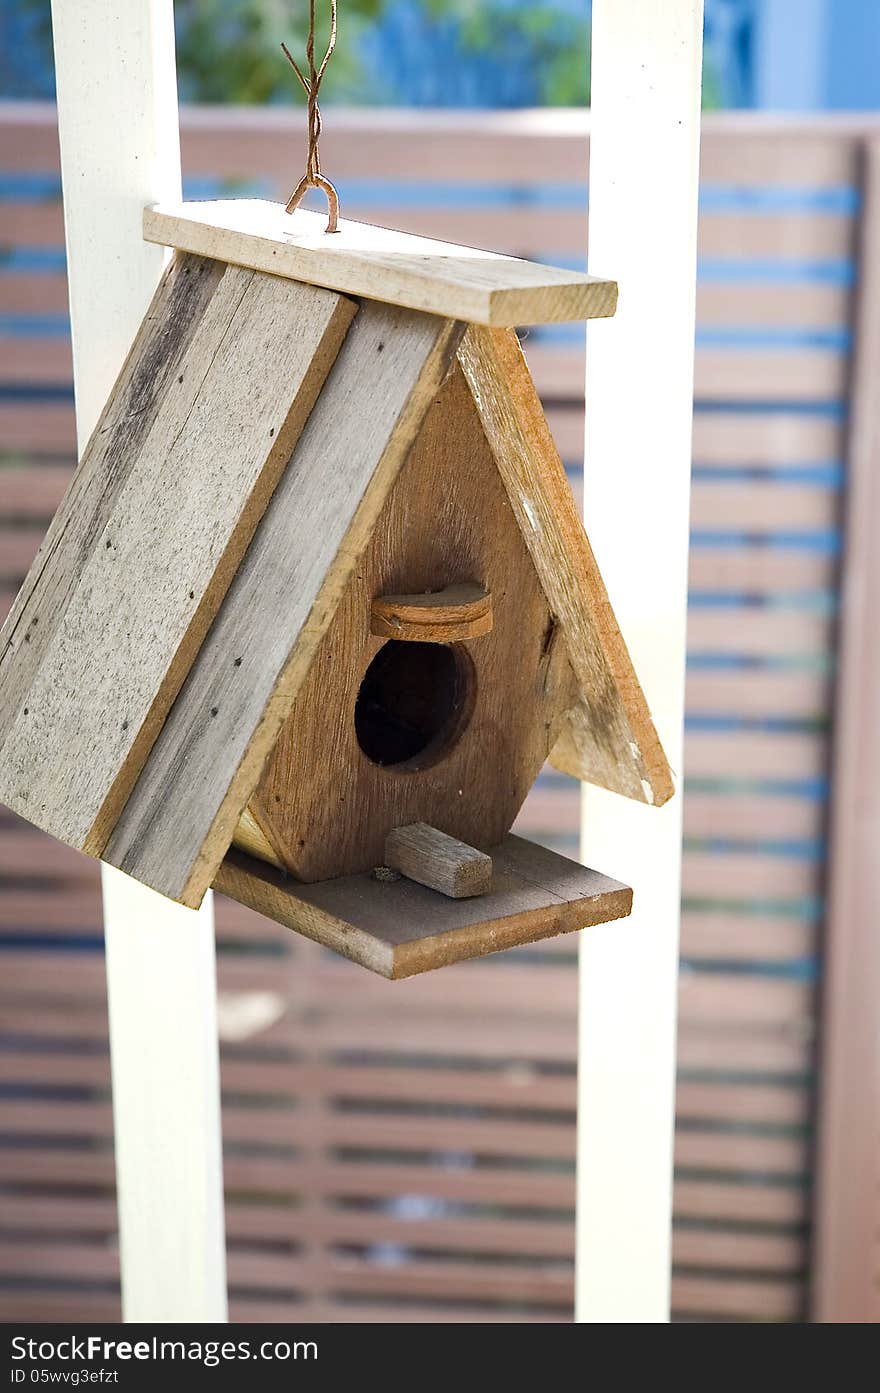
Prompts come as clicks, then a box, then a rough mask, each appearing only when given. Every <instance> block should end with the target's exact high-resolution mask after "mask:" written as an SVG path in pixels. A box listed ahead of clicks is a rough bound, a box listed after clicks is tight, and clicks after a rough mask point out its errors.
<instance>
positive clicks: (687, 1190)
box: [0, 104, 880, 1321]
mask: <svg viewBox="0 0 880 1393" xmlns="http://www.w3.org/2000/svg"><path fill="white" fill-rule="evenodd" d="M871 133H872V132H871V131H870V129H869V128H867V127H866V126H865V125H864V124H863V123H862V124H860V123H856V122H849V123H848V122H838V123H836V124H831V125H828V124H815V123H814V124H799V123H787V122H779V123H772V122H767V121H760V120H753V121H746V120H739V119H736V120H734V119H729V118H713V119H712V120H710V121H708V122H707V129H706V134H705V143H704V159H703V210H702V215H701V223H700V270H701V279H700V287H699V301H698V321H699V333H698V351H697V373H696V405H697V413H696V424H695V438H694V487H693V549H692V561H691V589H692V597H691V608H690V627H689V675H688V688H687V705H688V731H687V749H686V770H685V774H686V780H687V782H686V790H687V791H686V798H685V834H686V844H685V858H684V904H683V936H682V955H683V962H682V976H681V1030H680V1048H679V1063H680V1080H679V1088H678V1126H677V1134H676V1189H675V1234H674V1262H675V1271H674V1286H673V1297H674V1305H675V1311H676V1314H677V1316H679V1317H681V1318H695V1319H702V1318H709V1319H763V1320H797V1319H801V1318H803V1317H804V1316H805V1314H806V1312H807V1310H808V1300H809V1280H810V1274H811V1258H812V1244H811V1204H812V1200H811V1186H812V1182H813V1178H814V1165H813V1132H814V1082H815V1071H814V1056H815V1041H816V1032H817V1023H818V1018H817V966H818V963H819V961H820V952H819V950H820V943H821V935H822V930H823V922H824V920H823V913H824V911H823V884H824V879H825V872H826V853H825V826H826V818H827V804H828V797H827V770H828V761H829V749H828V741H829V731H830V728H831V716H832V683H833V669H834V649H835V628H836V604H837V595H838V569H839V558H840V538H841V527H840V518H841V509H842V497H843V487H842V486H843V478H844V466H845V463H846V459H847V450H848V436H847V406H848V399H849V391H850V387H849V384H850V366H849V365H850V339H851V326H852V324H853V321H854V314H853V300H854V286H855V284H856V280H857V239H858V234H859V228H860V220H861V213H860V209H861V206H862V205H861V195H862V185H863V156H864V149H865V145H866V141H867V139H868V137H869V136H870V135H871ZM182 135H183V149H184V167H185V171H186V175H187V180H188V183H189V190H190V192H193V193H198V194H213V193H220V192H229V191H235V192H239V191H253V192H259V193H268V194H270V195H274V196H280V195H282V194H286V192H288V185H289V184H290V183H291V179H292V177H293V176H294V175H295V174H296V172H297V170H298V168H299V161H300V156H301V150H300V145H301V132H300V122H299V118H298V117H297V118H293V117H291V116H290V115H289V114H287V113H276V112H271V111H254V112H252V111H242V110H235V109H228V110H190V111H186V112H184V113H183V120H182ZM323 154H324V161H325V164H326V167H327V168H328V169H329V170H331V171H332V173H333V174H334V176H336V177H337V178H338V181H339V183H340V185H341V188H342V192H343V197H344V212H345V214H346V215H347V216H352V217H362V218H365V219H370V220H373V221H377V222H385V223H389V224H392V225H395V226H400V227H404V228H408V229H411V230H414V231H418V232H426V233H431V234H432V235H435V236H439V237H449V238H452V239H455V240H459V241H463V242H470V243H474V244H476V245H481V246H492V247H497V248H499V249H501V250H507V251H510V252H514V253H518V254H522V255H528V256H534V257H543V258H546V259H549V260H555V261H559V260H563V261H572V260H577V261H580V260H581V259H582V257H583V248H584V244H585V238H586V200H585V180H586V162H587V142H586V140H585V121H584V118H583V116H582V115H580V114H570V113H511V114H506V115H494V116H493V115H471V114H468V115H464V114H461V115H459V114H456V115H445V116H439V115H435V114H425V115H421V116H418V117H416V116H414V115H412V114H410V113H406V114H404V113H381V112H370V113H364V112H335V113H333V114H332V119H330V120H329V121H328V123H327V131H326V135H325V137H324V148H323ZM0 193H2V195H3V202H2V203H0V219H2V222H0V452H2V454H0V591H2V594H0V604H2V610H3V612H5V609H6V607H7V605H8V603H9V602H10V600H11V596H12V593H13V592H14V589H15V587H16V586H17V584H18V583H19V582H20V580H21V578H22V576H23V573H24V571H25V569H26V567H27V565H28V564H29V562H30V560H31V557H32V556H33V553H34V551H35V550H36V547H37V545H38V543H39V541H40V539H41V536H42V533H43V529H44V527H45V525H46V521H47V519H48V517H49V516H50V514H51V512H52V510H53V508H54V506H55V504H56V503H57V501H58V499H59V498H60V496H61V492H62V490H63V488H64V487H65V485H66V481H67V479H68V478H69V474H70V470H71V468H72V466H73V459H74V420H73V402H72V395H71V388H70V380H71V367H70V349H69V341H68V337H67V324H66V285H65V274H64V263H63V252H62V250H61V249H62V248H63V229H62V215H61V205H60V201H59V186H58V151H57V138H56V131H55V127H54V120H53V113H52V111H51V109H49V108H47V107H40V106H27V105H24V104H20V105H15V106H6V107H0ZM650 223H651V210H650V209H646V210H645V235H646V236H650ZM599 269H602V270H606V271H607V272H608V273H610V274H613V272H614V267H613V266H609V267H607V268H599ZM526 346H527V351H528V352H529V355H530V358H531V361H532V364H533V368H534V370H535V373H536V376H537V378H538V381H539V385H540V386H541V389H542V392H543V395H544V398H545V402H546V404H547V408H548V412H549V416H550V420H551V424H552V426H553V428H554V431H555V434H556V437H557V440H558V442H559V445H560V448H561V450H562V453H563V456H564V457H565V458H566V459H567V460H568V461H569V462H570V466H571V470H572V477H573V480H574V481H575V482H577V475H578V460H579V457H580V454H581V434H582V418H583V387H582V378H583V354H582V345H581V342H580V336H579V334H578V333H577V332H576V331H574V332H573V331H569V330H567V329H561V330H554V331H548V332H542V331H534V332H532V334H531V335H530V337H529V339H528V341H527V345H526ZM633 406H634V409H638V402H637V400H636V401H634V403H633ZM612 598H613V597H612ZM0 819H2V820H0V951H2V956H0V963H2V967H3V973H2V985H0V1071H2V1078H0V1089H2V1092H3V1096H4V1105H3V1114H2V1124H0V1311H2V1314H3V1316H4V1318H5V1319H7V1320H13V1319H24V1318H33V1319H41V1320H50V1319H65V1318H72V1319H81V1320H86V1319H92V1318H101V1317H105V1318H106V1317H111V1318H112V1317H113V1316H114V1315H115V1314H116V1313H117V1312H118V1266H117V1253H116V1240H115V1233H116V1215H115V1201H114V1190H113V1155H112V1126H111V1111H110V1100H109V1069H108V1057H107V1039H106V1015H105V1006H104V977H103V960H102V938H101V917H100V903H99V885H98V875H97V868H96V866H95V865H94V864H93V863H91V862H89V861H87V860H85V859H84V858H82V857H80V856H78V855H75V854H74V853H72V852H68V851H67V850H65V849H64V848H62V847H60V846H57V845H55V844H54V843H51V842H50V841H48V840H47V839H46V838H44V837H42V836H41V835H40V834H38V833H37V832H35V831H33V830H32V829H30V828H29V827H27V826H26V825H25V824H23V823H21V822H20V821H17V820H15V819H13V818H12V817H11V816H9V815H7V816H5V817H4V816H3V815H2V813H0ZM521 826H522V828H523V829H524V830H526V831H527V833H528V834H529V835H531V836H534V837H537V838H540V839H542V840H545V841H547V842H548V843H550V844H553V845H557V846H559V847H560V848H561V849H564V850H567V851H569V852H571V851H573V849H574V848H575V847H576V836H577V786H576V785H575V784H574V783H573V782H571V781H569V780H566V779H564V778H562V777H561V776H558V775H554V774H548V775H545V776H543V777H542V780H541V781H540V783H539V785H538V787H537V788H536V790H535V792H534V793H533V795H532V796H531V797H530V799H529V801H528V804H527V806H526V809H525V811H524V813H523V815H522V819H521ZM217 920H218V946H219V975H220V991H221V1034H222V1069H223V1093H224V1110H223V1118H224V1136H225V1175H226V1186H227V1224H228V1235H229V1281H230V1291H231V1307H232V1315H233V1318H234V1319H275V1318H278V1319H286V1318H290V1317H292V1316H300V1317H302V1318H304V1319H305V1318H313V1319H319V1320H346V1319H352V1320H389V1321H392V1320H393V1321H399V1320H407V1319H413V1320H432V1321H433V1320H462V1319H465V1320H466V1319H476V1320H486V1319H489V1320H517V1321H521V1320H568V1319H570V1318H571V1306H572V1254H573V1203H574V1172H573V1165H574V1141H575V1130H574V1106H575V1011H576V973H575V952H576V945H575V943H574V941H573V940H572V939H568V940H566V939H563V940H560V941H558V942H556V943H549V944H542V945H538V946H536V947H534V948H530V949H523V950H518V951H516V952H512V953H508V954H504V955H501V956H500V957H499V958H497V959H492V960H489V961H488V962H482V963H475V964H464V965H461V966H458V967H455V968H451V969H446V970H444V971H443V972H441V973H438V974H435V975H431V976H429V977H427V978H425V979H420V980H415V981H413V982H409V983H403V984H399V985H396V986H392V985H389V984H387V983H385V982H383V981H380V980H378V979H376V980H374V979H372V978H370V977H369V975H368V974H366V973H364V972H363V971H362V970H360V969H358V968H355V967H353V966H352V965H350V964H348V963H346V962H344V961H342V960H340V959H336V958H334V957H333V956H331V955H328V954H325V953H323V952H321V951H320V950H319V949H317V948H316V947H315V946H314V945H312V944H309V943H307V942H305V941H304V940H300V939H299V938H297V937H296V936H294V935H292V934H288V933H286V932H285V931H283V930H281V929H280V928H278V927H277V926H275V925H273V924H270V923H268V922H266V921H263V920H261V919H258V918H256V917H255V916H253V915H251V914H249V913H248V912H247V911H245V910H244V909H242V908H241V907H240V906H238V905H235V904H233V903H231V902H228V901H224V900H222V899H219V900H218V905H217ZM624 931H625V930H624ZM846 1058H847V1056H846V1053H845V1051H844V1059H846ZM877 1151H878V1155H880V1145H878V1148H877ZM625 1222H626V1218H625V1215H624V1214H622V1215H621V1223H625ZM867 1268H868V1269H870V1268H871V1262H870V1261H869V1262H868V1264H867ZM877 1269H880V1262H878V1263H877V1264H876V1267H875V1268H873V1270H874V1271H876V1270H877Z"/></svg>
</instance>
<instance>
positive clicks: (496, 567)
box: [250, 308, 575, 881]
mask: <svg viewBox="0 0 880 1393" xmlns="http://www.w3.org/2000/svg"><path fill="white" fill-rule="evenodd" d="M364 313H365V308H364V309H362V310H361V316H362V315H363V314H364ZM361 316H359V319H360V317H361ZM352 332H354V330H352ZM465 461H466V463H467V467H463V462H465ZM473 581H476V582H477V583H478V584H479V585H481V586H482V588H483V589H484V590H485V591H487V592H490V593H491V596H492V606H493V615H494V624H493V627H492V631H491V633H489V634H486V635H485V636H484V637H481V638H478V639H476V640H474V641H473V642H470V643H467V644H464V645H461V650H463V652H464V654H465V661H466V662H469V663H470V664H471V665H472V689H473V693H474V697H473V706H472V709H471V711H470V715H469V719H468V720H467V721H466V723H465V724H464V727H463V729H462V728H461V726H460V725H459V728H458V729H457V731H456V736H457V738H456V739H455V740H454V741H453V742H452V743H451V745H450V744H449V742H447V743H446V745H445V747H444V748H443V749H442V757H439V758H438V757H437V755H438V753H439V752H438V751H437V750H436V748H435V747H429V749H428V750H427V751H426V756H427V757H426V758H425V759H423V760H421V761H420V760H410V761H408V762H407V763H406V765H405V767H398V766H392V767H383V766H381V765H378V764H376V763H373V762H372V760H371V759H368V758H367V757H366V755H365V754H364V753H363V751H362V749H361V747H360V745H359V743H358V737H357V733H356V728H355V715H356V708H357V702H358V694H359V690H360V687H361V683H362V681H363V679H364V675H365V673H366V672H367V669H368V667H369V666H370V664H371V662H372V661H373V660H374V659H375V658H376V656H377V655H378V654H379V653H380V651H381V650H383V649H384V641H383V640H382V639H381V638H377V637H376V636H375V635H373V634H371V632H370V609H371V602H372V600H373V598H374V596H376V595H388V594H401V593H406V594H410V593H413V592H416V591H423V590H439V589H442V588H443V587H444V586H446V585H447V584H452V585H456V584H460V583H465V582H473ZM457 651H459V650H457ZM414 676H415V677H418V672H417V671H416V672H414ZM574 698H575V692H574V689H573V681H572V677H571V669H570V666H569V663H568V658H567V655H566V651H565V644H564V642H563V641H562V639H561V635H560V630H559V628H558V626H556V625H554V623H553V621H552V617H551V613H550V607H549V605H548V602H547V599H546V597H545V595H544V593H543V591H542V589H541V585H540V583H539V580H538V576H537V574H536V572H535V568H534V565H533V563H532V561H531V558H530V557H529V553H528V550H527V549H526V545H525V542H524V540H523V538H522V535H521V533H520V529H519V527H518V526H517V522H516V518H515V516H514V513H513V510H512V508H511V506H510V503H509V500H508V497H507V493H506V491H505V488H504V485H503V483H502V480H501V477H500V475H499V472H498V469H497V467H496V465H495V461H494V459H493V456H492V452H491V450H490V449H489V445H488V443H487V441H486V438H485V435H484V432H483V430H482V427H481V425H480V420H479V416H478V414H477V411H476V408H475V406H474V402H473V398H472V396H471V394H470V391H469V390H468V387H467V384H466V382H465V380H464V377H463V374H462V373H461V371H460V369H459V368H457V367H456V368H455V369H454V370H453V372H451V373H450V375H449V378H448V379H447V381H446V382H445V384H444V386H443V388H442V390H441V391H440V393H439V394H438V396H437V398H436V400H435V401H434V403H433V405H432V407H431V410H430V412H429V413H428V415H427V417H426V419H425V423H424V426H423V428H422V431H421V434H420V435H419V438H418V440H417V442H416V444H415V446H414V447H413V449H412V450H411V451H410V454H409V458H408V459H407V461H406V464H405V465H404V467H403V469H402V471H401V473H400V476H399V478H398V480H397V482H396V484H395V485H394V488H393V491H392V493H391V495H390V497H389V499H388V501H387V503H386V505H385V508H384V509H383V512H382V514H381V516H380V517H379V520H378V523H377V526H376V528H375V531H374V533H373V535H372V537H371V538H370V541H369V545H368V547H367V549H366V551H365V553H364V555H363V557H362V558H361V561H360V564H359V565H358V566H357V568H356V570H355V572H354V574H353V575H352V578H351V581H350V584H349V587H348V589H347V591H346V593H345V595H344V597H343V599H342V603H341V604H340V606H339V609H338V611H337V613H336V615H335V617H334V618H333V621H332V623H331V624H330V627H329V628H328V631H327V635H326V637H325V639H324V641H323V643H322V645H321V647H320V649H319V650H318V653H317V656H316V658H315V662H314V665H313V667H312V669H311V671H310V672H309V675H308V677H307V679H306V681H305V684H304V685H303V688H302V690H301V692H300V694H299V696H298V698H297V701H296V702H295V704H294V706H293V709H292V711H291V713H290V716H289V719H288V721H287V723H286V724H285V726H284V730H283V732H282V734H281V738H280V739H279V741H278V743H277V745H276V747H275V749H274V750H273V752H272V755H271V758H270V759H269V761H268V763H267V765H266V769H265V773H264V775H263V777H262V779H261V780H260V783H259V787H258V789H257V791H256V795H255V797H254V798H253V799H252V800H251V803H250V813H251V814H252V817H253V818H254V819H255V821H256V823H257V825H258V826H259V827H260V828H261V829H262V831H263V834H264V836H265V837H266V839H267V840H268V842H269V843H270V844H271V845H272V846H273V847H274V848H275V859H277V860H279V861H280V862H282V863H283V864H284V865H286V866H287V868H288V869H289V870H290V871H291V872H292V873H293V874H294V875H295V876H297V877H298V878H300V879H302V880H307V881H312V880H325V879H327V878H328V877H329V876H334V875H344V874H348V873H350V872H355V871H365V870H369V869H370V868H371V867H373V866H376V865H378V864H379V863H380V862H381V861H382V857H383V853H384V845H385V837H386V836H387V834H388V833H389V832H390V831H391V830H392V829H393V828H395V827H402V826H405V825H407V824H408V823H411V822H428V823H430V824H431V825H432V826H434V827H440V828H442V830H443V831H444V832H447V833H449V834H450V835H451V836H455V837H458V838H460V839H461V840H462V841H464V842H467V843H468V845H470V846H476V847H478V848H480V849H481V850H485V849H486V848H487V847H489V846H494V845H496V844H497V843H498V842H500V841H501V840H502V838H503V837H504V836H505V834H506V833H507V832H508V831H509V830H510V827H511V825H512V823H513V820H514V818H515V817H516V814H517V812H518V811H519V808H520V807H521V805H522V803H523V801H524V799H525V797H526V794H527V793H528V791H529V789H530V788H531V786H532V784H533V783H534V780H535V778H536V777H537V775H538V772H539V770H540V768H541V766H542V764H543V763H544V761H545V759H546V757H547V752H548V750H549V749H550V747H551V746H552V744H553V741H554V737H555V733H556V730H557V727H558V724H559V722H560V721H561V719H562V717H563V715H564V713H565V711H566V710H567V709H568V708H569V707H570V706H571V704H572V702H573V700H574Z"/></svg>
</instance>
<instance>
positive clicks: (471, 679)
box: [354, 639, 476, 770]
mask: <svg viewBox="0 0 880 1393" xmlns="http://www.w3.org/2000/svg"><path fill="white" fill-rule="evenodd" d="M475 689H476V674H475V672H474V665H473V662H472V661H471V658H470V655H469V654H468V652H467V650H466V648H465V647H464V645H463V644H460V643H448V644H447V643H418V642H415V643H414V642H404V641H402V640H400V639H391V640H389V642H388V643H386V644H383V646H382V647H381V648H380V649H379V652H378V653H377V654H376V656H375V657H374V658H373V661H372V662H371V663H370V666H369V667H368V668H367V671H366V673H365V674H364V679H363V681H362V683H361V686H360V690H359V692H358V696H357V702H356V703H355V709H354V726H355V734H356V735H357V740H358V744H359V745H360V747H361V749H362V750H363V752H364V754H365V755H366V756H367V759H369V760H372V762H373V763H374V764H379V765H382V766H384V767H386V768H389V767H393V768H396V769H400V770H410V769H425V768H427V767H428V765H431V764H436V763H437V761H438V760H440V759H442V758H443V756H444V755H445V754H446V753H447V751H449V750H450V749H451V748H452V746H453V745H454V744H455V742H456V741H457V740H458V737H459V736H460V735H461V733H462V731H463V730H464V728H465V726H466V725H467V722H468V719H469V717H470V714H471V711H472V709H473V704H474V696H475Z"/></svg>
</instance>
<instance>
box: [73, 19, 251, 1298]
mask: <svg viewBox="0 0 880 1393" xmlns="http://www.w3.org/2000/svg"><path fill="white" fill-rule="evenodd" d="M52 24H53V31H54V42H55V70H56V78H57V87H58V123H59V129H60V136H61V170H62V180H63V188H64V217H65V231H66V239H67V267H68V277H69V282H70V314H71V327H72V333H73V365H74V385H75V391H76V416H77V435H78V438H79V443H80V448H82V446H83V445H84V444H85V442H86V440H87V439H88V437H89V434H90V433H91V431H92V428H93V427H94V424H95V422H96V421H97V418H98V415H99V412H100V410H101V408H102V406H103V404H104V401H105V399H106V397H107V395H108V393H109V391H110V388H111V387H112V385H113V382H114V379H115V377H116V374H117V372H118V371H119V368H120V367H121V365H122V361H123V358H124V357H125V354H126V352H127V350H128V348H129V346H130V344H131V341H132V339H133V338H134V334H135V331H136V329H137V327H138V324H139V323H140V320H141V318H142V316H143V313H144V310H145V309H146V307H147V304H148V303H149V300H150V296H151V295H152V293H153V291H154V289H155V287H156V282H157V280H158V278H159V276H160V274H161V271H162V267H163V265H164V262H165V254H164V251H163V250H162V249H161V248H159V247H155V246H149V245H147V244H146V243H145V242H143V241H142V239H141V212H142V209H143V207H144V204H146V203H152V202H154V201H156V200H158V199H168V198H179V197H180V147H179V137H178V123H177V89H176V74H175V58H174V26H173V12H172V0H125V3H124V4H121V3H120V4H115V5H108V4H107V3H106V0H52ZM103 890H104V924H105V936H106V943H107V984H108V994H109V1006H110V1047H111V1055H112V1072H113V1109H114V1124H115V1133H116V1173H117V1184H118V1190H119V1224H120V1243H121V1263H122V1292H123V1314H124V1317H125V1319H126V1320H129V1321H222V1320H225V1319H226V1274H225V1247H224V1229H223V1186H222V1156H221V1143H220V1094H219V1068H218V1048H217V1019H216V1014H217V1013H216V980H215V979H216V972H215V962H214V928H213V914H212V907H211V904H210V897H208V902H207V903H206V904H205V905H204V906H203V908H202V910H201V911H200V912H199V913H198V914H195V913H193V912H192V911H190V910H185V909H181V908H179V907H177V906H176V905H172V904H170V903H169V902H168V901H166V900H164V899H162V898H161V897H160V896H159V895H156V894H155V893H154V892H153V891H151V890H147V889H146V888H144V887H143V886H141V885H138V884H137V883H136V882H135V881H133V880H130V879H128V877H126V876H123V875H121V874H120V873H119V872H118V871H113V870H111V869H109V868H107V867H104V868H103Z"/></svg>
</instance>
